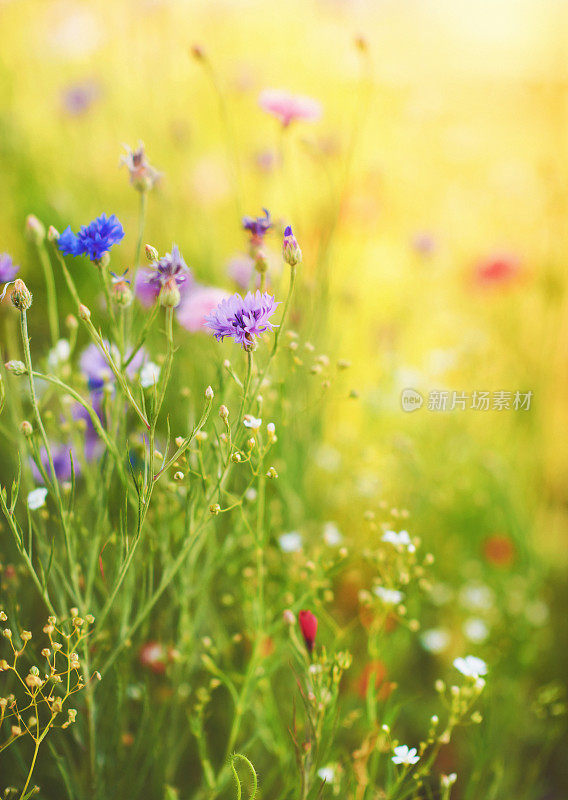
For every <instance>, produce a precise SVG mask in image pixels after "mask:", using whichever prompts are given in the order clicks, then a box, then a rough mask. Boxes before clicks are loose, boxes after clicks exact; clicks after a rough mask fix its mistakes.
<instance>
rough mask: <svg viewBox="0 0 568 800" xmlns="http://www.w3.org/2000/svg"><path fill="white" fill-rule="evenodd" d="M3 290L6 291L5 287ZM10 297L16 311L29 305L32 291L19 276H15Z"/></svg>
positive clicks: (24, 309) (25, 309)
mask: <svg viewBox="0 0 568 800" xmlns="http://www.w3.org/2000/svg"><path fill="white" fill-rule="evenodd" d="M4 291H6V289H4ZM10 299H11V301H12V305H13V306H15V307H16V308H17V309H18V311H27V310H28V308H30V307H31V304H32V299H33V298H32V293H31V292H30V290H29V289H28V287H27V286H26V284H25V283H24V282H23V281H22V280H21V279H20V278H16V280H15V281H14V288H13V290H12V294H11V296H10Z"/></svg>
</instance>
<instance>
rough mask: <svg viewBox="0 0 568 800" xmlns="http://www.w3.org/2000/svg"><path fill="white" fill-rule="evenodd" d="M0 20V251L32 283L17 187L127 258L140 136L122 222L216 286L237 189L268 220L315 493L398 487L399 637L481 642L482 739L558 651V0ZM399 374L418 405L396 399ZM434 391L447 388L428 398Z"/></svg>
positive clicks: (169, 9)
mask: <svg viewBox="0 0 568 800" xmlns="http://www.w3.org/2000/svg"><path fill="white" fill-rule="evenodd" d="M0 30H1V31H2V47H1V48H0V99H1V102H0V175H1V176H2V177H1V180H0V251H2V252H3V251H7V252H10V253H11V254H12V255H13V257H14V259H15V261H16V262H17V263H20V264H21V265H22V277H25V279H26V281H27V282H28V283H29V285H30V287H31V288H32V289H33V290H34V293H35V298H36V300H35V302H36V303H37V302H41V297H42V291H43V289H42V287H43V283H42V278H41V271H40V268H39V265H38V264H37V263H36V261H35V259H34V257H33V253H32V251H31V249H28V245H27V244H26V241H25V238H24V237H23V235H22V233H23V227H24V220H25V217H26V215H27V214H29V213H34V214H36V215H37V216H38V217H39V218H40V219H42V220H43V221H44V222H45V223H48V224H54V225H55V226H56V227H57V228H59V229H60V230H62V229H63V228H65V227H66V226H67V225H68V224H70V225H71V226H72V228H73V229H74V230H76V229H77V228H78V227H79V226H80V225H81V224H84V223H86V222H88V221H89V220H91V219H93V218H94V217H95V216H97V215H98V214H100V213H101V212H103V211H105V212H106V213H109V214H110V213H115V214H117V216H118V217H119V219H120V220H121V221H122V223H123V225H124V227H125V229H126V231H127V236H126V239H125V240H124V242H123V244H122V245H120V247H118V248H116V250H117V251H118V252H119V253H120V254H121V256H122V258H123V266H124V268H126V267H131V266H132V264H131V263H129V261H128V259H130V258H132V253H133V251H134V244H135V236H136V226H137V212H138V209H137V198H136V194H135V192H133V191H132V189H131V188H130V187H129V185H128V174H127V171H126V170H125V169H124V168H123V169H122V170H120V169H119V157H120V155H121V152H123V150H122V144H123V143H126V144H128V145H130V146H134V145H136V143H137V142H138V140H143V142H144V143H145V146H146V150H147V154H148V157H149V159H150V161H151V162H152V164H154V165H155V166H156V167H157V168H158V169H159V170H160V171H161V172H162V173H163V178H162V180H161V182H160V185H159V188H158V189H157V191H155V192H153V193H152V194H151V196H150V198H149V208H148V218H147V219H148V221H147V229H146V236H145V239H146V241H149V242H151V243H152V244H154V245H155V246H156V247H157V248H158V249H159V250H160V251H161V252H163V251H164V250H166V249H169V247H170V245H171V243H172V241H175V242H177V243H178V244H179V245H180V247H181V249H182V252H183V253H184V256H185V259H186V261H187V263H188V264H189V265H191V267H192V269H193V271H194V272H195V274H196V276H197V278H198V279H199V280H201V281H203V282H204V283H209V284H216V285H219V286H223V287H226V288H230V287H231V286H232V282H231V279H230V277H229V276H228V272H227V270H228V267H229V265H230V263H231V259H233V258H234V257H235V256H236V255H238V254H239V252H241V251H242V250H243V236H242V231H241V229H240V218H241V216H242V215H243V214H244V213H247V214H253V215H256V214H258V213H260V209H261V207H263V206H265V207H267V208H269V209H270V210H271V212H272V213H273V215H274V216H275V218H277V219H284V220H287V221H290V222H292V224H293V225H294V230H295V232H296V235H297V238H298V239H299V241H300V243H301V246H302V249H303V251H304V267H303V270H304V276H303V280H304V286H305V291H306V295H305V297H306V299H305V302H304V303H303V305H302V309H301V313H302V319H301V320H300V319H298V320H297V321H298V324H300V323H301V325H302V330H303V331H304V333H306V334H307V335H309V336H310V337H311V339H312V340H313V341H314V343H315V345H316V347H317V348H318V349H319V351H320V352H322V353H324V354H329V356H330V357H332V356H333V357H335V358H342V359H345V360H347V361H349V362H350V364H351V366H350V370H349V371H348V373H346V374H347V376H348V377H347V379H343V378H342V381H341V385H340V389H338V391H337V392H335V393H334V392H332V393H331V394H330V397H329V398H328V400H327V403H326V404H325V406H322V408H323V411H322V413H323V415H324V416H323V421H322V426H323V437H322V438H323V443H322V444H321V445H314V444H313V443H311V442H309V443H308V445H309V446H308V445H307V446H308V450H309V452H308V453H307V457H306V459H305V462H304V464H303V468H302V475H301V481H302V482H303V487H304V490H305V491H307V492H308V497H309V498H310V502H311V504H312V507H313V509H314V511H313V514H314V518H315V519H318V518H319V520H318V521H320V522H325V520H326V518H327V517H332V518H333V519H334V520H336V521H337V523H338V524H339V525H340V527H341V529H342V531H343V532H344V533H345V535H346V536H347V537H348V538H350V539H351V540H355V541H360V542H361V547H363V546H364V543H365V537H367V536H368V535H369V533H368V532H367V531H366V530H365V529H364V528H362V527H361V524H360V519H361V516H362V512H364V511H365V510H366V509H367V508H374V509H376V508H381V509H382V510H383V511H384V513H385V514H387V515H388V514H389V513H390V509H391V508H393V509H394V510H395V516H396V514H398V513H400V512H399V511H398V510H397V509H404V511H405V513H408V515H409V519H410V521H409V522H407V523H406V522H405V524H407V525H408V527H409V528H410V526H412V532H413V534H416V535H419V536H420V537H421V538H422V539H423V541H424V542H425V544H426V546H427V547H428V549H429V550H432V552H434V553H435V555H436V558H437V570H438V573H437V574H438V577H439V580H440V586H441V587H443V588H441V589H440V593H439V594H438V595H437V596H436V597H437V599H435V598H434V600H433V602H432V607H431V609H429V610H428V611H427V617H428V619H427V625H426V629H427V631H428V630H429V631H430V632H432V631H434V632H438V634H439V633H440V630H442V631H444V632H445V634H446V636H447V638H446V639H444V638H443V636H442V638H440V636H439V635H438V638H437V639H436V638H435V636H434V635H433V634H432V635H431V636H430V639H428V637H427V636H423V640H422V641H423V647H424V649H425V650H426V651H428V652H430V653H433V654H435V655H438V654H439V653H442V652H443V651H444V650H446V649H447V650H448V652H454V651H456V652H461V650H463V648H464V647H466V648H467V647H472V646H474V645H480V646H483V647H485V648H487V649H486V650H485V651H484V653H487V658H488V660H490V661H491V663H493V664H499V663H501V664H502V670H503V676H504V677H503V683H502V685H501V686H500V688H499V692H500V694H498V696H497V699H498V700H499V701H503V698H505V699H508V700H509V701H510V705H509V706H508V708H509V709H510V714H509V715H508V717H507V721H506V723H504V722H503V720H502V719H501V720H500V721H499V725H495V726H494V728H492V727H491V720H490V719H489V721H488V723H487V727H486V728H484V732H481V733H480V734H479V736H480V737H481V736H482V735H483V736H486V737H487V740H488V741H495V742H496V745H495V746H496V747H501V748H503V750H504V753H503V759H504V761H505V760H506V752H507V748H508V747H509V748H514V747H515V746H516V745H515V744H514V742H515V739H516V726H517V724H518V721H517V718H516V711H515V709H516V708H517V706H518V702H519V699H521V698H525V697H526V698H528V697H532V696H533V693H534V691H536V689H535V687H537V686H540V685H544V684H548V682H552V681H558V680H560V681H562V680H564V678H565V675H566V674H567V669H568V655H567V647H566V643H567V636H566V627H567V626H566V614H565V608H566V605H565V603H566V564H567V560H568V556H567V553H568V550H567V547H566V545H567V529H568V436H566V435H565V434H566V429H567V427H568V295H567V280H566V255H565V250H566V243H567V236H566V234H567V222H568V214H567V210H568V207H567V191H568V189H567V187H568V174H567V173H568V161H567V159H566V144H567V134H568V127H567V123H568V83H567V81H568V62H567V61H566V45H567V41H568V6H567V5H566V3H564V2H562V0H557V1H555V0H491V2H489V1H487V2H480V1H479V0H478V1H477V2H465V0H448V1H446V0H438V2H436V3H435V4H431V3H428V2H425V1H424V0H366V1H363V0H360V1H359V2H357V1H356V0H354V1H353V2H348V1H347V0H319V2H315V1H314V0H302V1H301V2H295V1H294V0H292V2H287V3H276V2H266V0H264V2H257V1H256V0H233V1H232V2H230V1H229V0H226V1H225V2H221V1H220V0H191V2H190V1H189V0H188V1H187V2H183V1H182V0H178V1H177V2H176V1H175V0H136V2H129V1H128V0H121V2H112V3H111V2H108V0H90V2H66V0H56V1H55V2H52V0H0ZM192 48H193V52H192ZM265 88H282V89H287V90H290V91H291V92H294V93H299V94H304V95H308V96H310V97H313V98H315V99H317V100H319V101H320V102H321V103H322V105H323V115H322V118H321V119H320V120H319V121H317V122H315V123H309V122H303V121H298V122H297V123H294V124H292V125H291V126H290V127H289V128H287V129H285V130H282V128H281V126H280V125H279V124H278V122H277V121H276V120H275V119H274V118H272V117H270V116H269V115H268V114H266V113H265V112H264V111H263V110H262V109H261V108H259V105H258V96H259V93H260V92H261V91H262V90H263V89H265ZM273 247H274V260H275V262H277V261H278V242H277V241H276V237H275V238H274V240H273ZM121 248H122V249H121ZM85 269H87V268H85ZM95 280H96V276H95V277H93V276H91V275H90V274H88V273H87V272H86V273H85V275H84V276H80V277H79V283H80V284H81V283H84V284H90V283H92V284H93V286H94V285H95ZM271 284H272V286H273V288H274V290H275V292H278V291H279V287H280V284H279V277H278V273H277V269H276V267H275V268H274V271H273V273H272V274H271ZM310 298H312V300H311V301H310ZM63 302H66V301H63ZM68 310H69V311H71V310H72V309H71V304H70V303H69V304H68ZM0 313H2V314H6V313H9V311H8V310H7V309H6V307H4V309H2V310H0ZM298 313H299V312H298ZM32 324H33V325H35V327H36V329H35V331H34V333H35V335H36V336H38V337H39V336H40V335H41V333H42V330H41V325H42V320H41V319H39V318H38V315H34V319H33V321H32ZM198 335H200V334H198ZM188 336H189V334H188ZM6 355H8V356H10V355H11V354H10V353H6ZM14 355H17V354H14ZM317 379H318V378H317V375H315V376H314V381H315V380H317ZM405 388H413V389H415V390H417V391H418V392H420V393H421V395H422V396H423V398H424V399H425V402H424V405H423V406H422V408H420V409H419V410H417V411H415V412H412V413H405V412H404V411H403V410H402V408H401V391H402V390H403V389H405ZM434 391H448V392H449V397H450V401H449V402H448V407H447V410H446V411H442V410H439V411H433V410H429V409H428V397H429V393H430V392H434ZM454 391H456V392H460V393H462V392H464V393H466V394H467V395H468V397H471V395H473V393H474V392H480V391H489V392H499V391H505V392H511V407H510V408H505V409H503V410H500V411H498V410H493V409H492V408H490V409H489V410H485V411H484V410H473V409H471V408H470V407H469V403H470V401H469V400H468V403H467V406H468V407H466V408H465V409H462V408H460V407H458V408H455V409H454V410H450V408H449V407H450V405H451V395H452V392H454ZM516 391H520V392H522V393H526V392H532V396H531V403H530V408H529V409H526V410H521V409H519V410H515V409H514V408H513V407H512V397H513V395H514V393H515V392H516ZM310 448H311V449H310ZM294 522H295V520H294V519H291V520H290V524H291V525H292V524H294ZM464 587H465V588H464ZM444 592H445V593H444ZM348 595H349V591H348V587H347V588H346V589H345V598H346V599H345V602H346V603H348V602H349V596H348ZM444 598H445V599H444ZM454 601H455V602H454ZM458 608H460V609H461V610H460V611H459V620H458V611H457V610H456V609H458ZM464 619H465V622H463V620H464ZM472 621H473V622H472ZM428 623H429V627H428ZM468 623H469V627H468ZM444 642H445V644H444ZM460 648H461V649H460ZM484 657H485V655H484ZM519 670H526V673H523V674H526V677H525V678H523V679H519V677H518V674H519ZM507 675H508V676H509V677H510V681H509V682H508V683H507V681H506V677H507ZM496 691H497V690H496ZM527 702H528V701H527ZM507 725H508V726H509V727H508V728H507ZM507 732H508V733H507ZM503 736H504V737H505V738H504V742H503V738H502V737H503ZM507 736H509V737H510V738H509V739H508V738H507ZM491 737H494V738H493V739H492V738H491ZM534 738H535V740H534V741H532V740H531V737H530V736H528V737H527V739H526V740H525V741H524V743H523V748H525V749H524V750H523V753H524V756H525V757H526V755H527V754H530V753H531V752H532V750H531V748H533V749H534V748H537V749H539V751H540V750H542V748H543V747H544V745H543V744H542V737H540V738H539V737H538V736H536V734H535V737H534ZM474 746H475V745H474ZM547 757H548V756H547ZM550 758H551V766H550V769H551V770H553V772H554V774H556V775H557V777H558V782H557V783H556V785H557V786H561V782H562V781H565V780H566V774H565V773H566V763H565V760H563V759H561V758H560V756H559V754H558V753H557V754H556V757H555V756H554V754H553V755H551V756H550ZM521 767H522V763H521V762H520V761H519V769H520V768H521ZM480 769H481V767H480ZM562 774H563V777H562ZM535 780H536V778H535ZM558 791H561V790H558ZM501 796H503V797H504V796H505V795H501ZM535 796H541V797H558V798H560V797H561V796H562V795H561V794H560V793H558V794H554V793H553V794H546V793H545V789H543V790H542V794H540V795H535Z"/></svg>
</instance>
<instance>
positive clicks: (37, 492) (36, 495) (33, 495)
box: [28, 488, 47, 511]
mask: <svg viewBox="0 0 568 800" xmlns="http://www.w3.org/2000/svg"><path fill="white" fill-rule="evenodd" d="M46 497H47V489H45V488H39V489H33V490H32V491H31V492H29V494H28V508H29V509H30V511H36V509H38V508H42V506H44V505H45V498H46Z"/></svg>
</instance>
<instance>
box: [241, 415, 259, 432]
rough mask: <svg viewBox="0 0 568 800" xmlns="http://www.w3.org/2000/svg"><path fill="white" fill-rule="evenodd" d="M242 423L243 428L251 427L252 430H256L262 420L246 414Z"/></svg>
mask: <svg viewBox="0 0 568 800" xmlns="http://www.w3.org/2000/svg"><path fill="white" fill-rule="evenodd" d="M243 425H244V426H245V428H252V430H253V431H257V430H258V429H259V428H260V426H261V425H262V420H261V419H259V418H258V417H253V416H252V414H247V415H246V416H245V418H244V420H243Z"/></svg>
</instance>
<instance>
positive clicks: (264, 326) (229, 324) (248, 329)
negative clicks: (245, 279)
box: [205, 291, 278, 350]
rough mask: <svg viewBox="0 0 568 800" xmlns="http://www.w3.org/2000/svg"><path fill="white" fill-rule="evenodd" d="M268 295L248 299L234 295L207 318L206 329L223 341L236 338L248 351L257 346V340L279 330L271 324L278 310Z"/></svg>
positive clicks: (275, 303) (262, 294) (253, 296)
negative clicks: (226, 338)
mask: <svg viewBox="0 0 568 800" xmlns="http://www.w3.org/2000/svg"><path fill="white" fill-rule="evenodd" d="M277 305H278V303H277V302H275V300H274V297H273V296H272V295H271V294H268V292H260V291H256V292H254V294H253V293H252V292H247V294H246V295H245V297H244V298H243V297H241V295H240V294H234V295H232V296H231V297H229V298H227V299H226V300H222V301H221V302H220V303H219V305H218V306H217V308H216V309H215V310H214V311H212V312H211V314H208V315H207V316H206V317H205V325H206V326H207V327H208V328H209V329H210V330H211V331H212V332H213V334H214V336H215V337H216V338H217V339H218V340H219V341H222V340H223V339H224V338H225V336H232V337H233V339H234V340H235V342H238V344H240V345H241V347H242V348H243V349H244V350H250V349H251V348H252V347H253V346H254V343H255V342H254V339H255V336H260V335H261V334H262V333H264V332H265V331H271V330H272V329H273V328H274V327H275V326H274V325H273V324H272V323H271V322H270V321H269V318H270V317H271V316H272V314H274V312H275V310H276V306H277Z"/></svg>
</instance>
